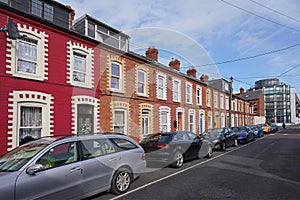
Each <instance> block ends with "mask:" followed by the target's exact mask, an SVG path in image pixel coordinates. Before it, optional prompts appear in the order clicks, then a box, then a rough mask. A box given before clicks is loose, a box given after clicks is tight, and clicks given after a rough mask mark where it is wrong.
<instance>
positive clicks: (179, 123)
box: [178, 112, 182, 131]
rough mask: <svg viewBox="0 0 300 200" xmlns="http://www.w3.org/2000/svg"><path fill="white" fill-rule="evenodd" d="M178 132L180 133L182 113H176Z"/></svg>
mask: <svg viewBox="0 0 300 200" xmlns="http://www.w3.org/2000/svg"><path fill="white" fill-rule="evenodd" d="M178 131H182V112H179V113H178Z"/></svg>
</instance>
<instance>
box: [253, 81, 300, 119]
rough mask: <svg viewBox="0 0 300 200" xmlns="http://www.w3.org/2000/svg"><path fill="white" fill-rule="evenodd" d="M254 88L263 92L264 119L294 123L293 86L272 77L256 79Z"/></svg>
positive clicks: (294, 99) (294, 92)
mask: <svg viewBox="0 0 300 200" xmlns="http://www.w3.org/2000/svg"><path fill="white" fill-rule="evenodd" d="M254 89H255V90H262V92H263V95H264V104H265V116H266V121H269V122H273V123H283V122H284V123H296V121H297V119H296V91H295V88H293V87H291V86H289V85H287V84H285V83H280V82H279V79H277V78H272V79H263V80H259V81H256V82H255V88H254Z"/></svg>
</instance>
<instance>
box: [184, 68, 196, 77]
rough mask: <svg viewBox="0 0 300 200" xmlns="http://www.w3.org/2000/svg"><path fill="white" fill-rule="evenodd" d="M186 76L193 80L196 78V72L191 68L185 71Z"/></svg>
mask: <svg viewBox="0 0 300 200" xmlns="http://www.w3.org/2000/svg"><path fill="white" fill-rule="evenodd" d="M186 74H187V75H188V76H191V77H193V78H196V74H197V70H196V69H195V68H194V67H193V68H190V69H188V70H187V72H186Z"/></svg>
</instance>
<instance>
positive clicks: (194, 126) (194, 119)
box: [188, 109, 197, 133]
mask: <svg viewBox="0 0 300 200" xmlns="http://www.w3.org/2000/svg"><path fill="white" fill-rule="evenodd" d="M191 116H192V117H193V123H194V124H193V129H192V130H189V131H191V132H193V133H196V124H197V123H196V115H195V110H194V109H189V115H188V123H189V126H188V127H189V129H190V124H191Z"/></svg>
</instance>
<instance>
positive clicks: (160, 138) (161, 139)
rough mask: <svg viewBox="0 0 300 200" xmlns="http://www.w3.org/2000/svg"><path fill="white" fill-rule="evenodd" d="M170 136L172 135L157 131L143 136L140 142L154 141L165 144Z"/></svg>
mask: <svg viewBox="0 0 300 200" xmlns="http://www.w3.org/2000/svg"><path fill="white" fill-rule="evenodd" d="M170 138H172V135H169V134H163V133H162V134H161V133H159V134H155V135H151V136H148V137H146V138H144V139H143V141H142V143H147V142H156V143H160V144H167V143H169V141H170Z"/></svg>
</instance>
